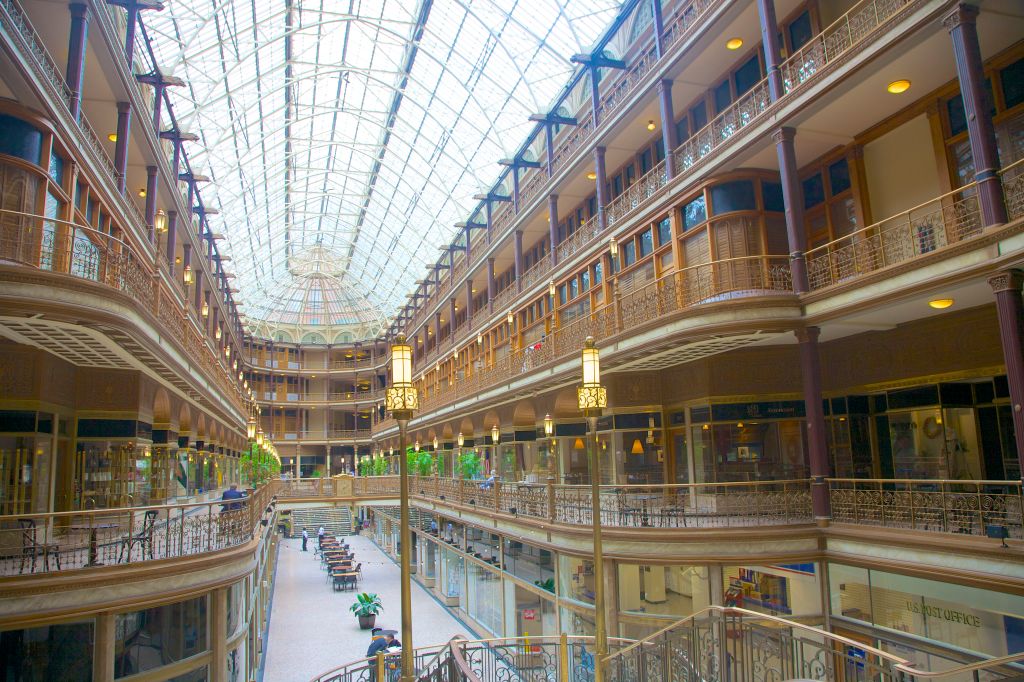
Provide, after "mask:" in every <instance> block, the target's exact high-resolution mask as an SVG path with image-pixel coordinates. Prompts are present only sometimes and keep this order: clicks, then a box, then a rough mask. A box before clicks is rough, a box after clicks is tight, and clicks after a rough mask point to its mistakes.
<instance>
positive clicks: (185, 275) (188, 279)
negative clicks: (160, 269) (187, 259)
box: [181, 265, 193, 287]
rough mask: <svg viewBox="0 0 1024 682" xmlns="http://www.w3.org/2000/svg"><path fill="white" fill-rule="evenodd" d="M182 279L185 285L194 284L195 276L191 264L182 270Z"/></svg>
mask: <svg viewBox="0 0 1024 682" xmlns="http://www.w3.org/2000/svg"><path fill="white" fill-rule="evenodd" d="M181 280H182V281H183V282H184V283H185V286H187V287H190V286H192V281H193V278H192V266H191V265H186V266H185V268H184V269H183V270H182V271H181Z"/></svg>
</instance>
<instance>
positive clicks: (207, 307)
mask: <svg viewBox="0 0 1024 682" xmlns="http://www.w3.org/2000/svg"><path fill="white" fill-rule="evenodd" d="M199 314H200V315H202V316H203V319H204V320H205V319H206V318H208V317H209V316H210V304H209V303H207V302H206V301H203V306H202V307H201V308H200V309H199Z"/></svg>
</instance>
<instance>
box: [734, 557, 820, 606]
mask: <svg viewBox="0 0 1024 682" xmlns="http://www.w3.org/2000/svg"><path fill="white" fill-rule="evenodd" d="M722 579H723V582H724V585H723V587H724V589H725V592H724V595H725V598H724V603H725V605H726V606H739V607H742V608H745V609H749V610H751V611H759V612H761V613H768V614H771V615H773V616H782V617H784V618H790V617H798V618H806V617H808V616H820V615H821V585H820V581H819V572H818V566H817V564H815V563H806V564H772V565H769V566H730V567H727V568H724V569H723V570H722Z"/></svg>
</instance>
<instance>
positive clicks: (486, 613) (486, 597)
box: [466, 561, 502, 635]
mask: <svg viewBox="0 0 1024 682" xmlns="http://www.w3.org/2000/svg"><path fill="white" fill-rule="evenodd" d="M467 563H468V566H467V567H466V570H467V578H468V580H467V588H466V613H468V614H469V615H470V617H472V618H473V619H474V620H475V621H476V622H478V623H480V625H482V626H484V627H485V628H487V630H488V631H490V632H491V633H492V634H495V635H501V634H502V632H501V625H502V623H501V606H502V595H501V576H500V574H499V573H498V572H497V571H493V570H491V569H488V568H485V567H484V566H481V565H480V564H478V563H477V562H475V561H470V562H467Z"/></svg>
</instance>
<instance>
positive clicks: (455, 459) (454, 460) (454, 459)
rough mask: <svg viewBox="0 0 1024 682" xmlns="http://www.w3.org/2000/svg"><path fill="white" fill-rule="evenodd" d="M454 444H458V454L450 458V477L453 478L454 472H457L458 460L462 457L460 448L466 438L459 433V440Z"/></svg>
mask: <svg viewBox="0 0 1024 682" xmlns="http://www.w3.org/2000/svg"><path fill="white" fill-rule="evenodd" d="M456 442H457V443H458V444H459V453H458V454H457V455H455V456H454V457H452V477H454V476H455V472H456V471H458V470H459V467H458V459H459V458H461V457H462V446H463V445H464V444H465V443H466V438H465V437H464V436H463V435H462V431H459V438H458V440H456Z"/></svg>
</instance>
